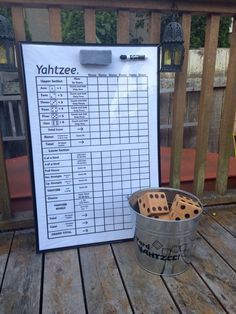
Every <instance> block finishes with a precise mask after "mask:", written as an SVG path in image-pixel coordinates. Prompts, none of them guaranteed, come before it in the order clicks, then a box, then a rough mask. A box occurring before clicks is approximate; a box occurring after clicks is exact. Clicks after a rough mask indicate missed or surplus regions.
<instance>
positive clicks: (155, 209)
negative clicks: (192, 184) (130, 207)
mask: <svg viewBox="0 0 236 314" xmlns="http://www.w3.org/2000/svg"><path fill="white" fill-rule="evenodd" d="M138 204H139V210H140V213H141V214H143V215H145V216H148V217H156V218H157V217H159V216H160V215H162V214H163V215H164V214H167V213H169V207H168V203H167V199H166V195H165V193H164V192H146V193H145V194H144V195H142V197H140V198H139V199H138Z"/></svg>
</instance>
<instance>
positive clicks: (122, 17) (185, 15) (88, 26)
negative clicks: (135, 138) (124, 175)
mask: <svg viewBox="0 0 236 314" xmlns="http://www.w3.org/2000/svg"><path fill="white" fill-rule="evenodd" d="M0 5H1V6H8V7H11V13H12V21H13V28H14V32H15V37H16V40H17V41H22V40H25V38H26V35H25V27H24V8H27V7H38V8H46V9H48V13H49V29H50V37H51V41H54V42H60V41H62V32H61V14H60V10H61V9H62V8H77V9H78V8H80V9H83V10H84V28H85V42H86V43H95V42H96V10H116V11H117V43H128V42H129V24H130V12H131V10H132V11H137V10H145V12H149V13H150V21H149V25H150V27H149V42H150V43H159V41H160V26H161V15H162V14H166V13H167V12H170V11H171V7H172V6H173V1H170V0H166V1H156V0H148V1H143V0H120V1H111V0H109V1H108V0H54V1H52V0H23V1H18V0H5V1H0ZM175 5H176V7H177V8H178V11H179V12H180V13H182V26H183V32H184V45H185V60H184V65H183V69H182V72H180V73H178V74H176V76H175V91H174V100H173V119H172V147H171V166H170V186H172V187H176V188H178V187H180V164H181V152H182V148H183V130H184V114H185V107H186V81H187V66H188V52H189V42H190V30H191V16H192V15H196V14H201V15H207V26H206V37H205V49H204V65H203V73H202V89H201V92H200V104H199V115H198V127H197V144H196V158H195V170H194V193H195V194H197V195H198V196H199V197H201V199H202V200H203V202H204V203H205V204H209V205H213V204H214V205H215V204H216V205H217V204H227V203H236V190H228V189H227V181H228V167H229V158H230V154H231V150H232V133H233V123H234V117H235V108H236V106H235V101H236V94H235V90H236V67H235V64H236V22H235V21H234V25H233V32H232V35H231V47H230V60H229V66H228V74H227V85H226V92H225V98H224V104H223V111H222V117H221V124H220V138H219V157H218V167H217V178H216V187H215V191H214V192H211V193H206V192H205V191H204V181H205V167H206V156H207V149H208V136H209V126H210V117H211V112H212V111H213V110H214V104H213V82H214V72H215V61H216V50H217V42H218V30H219V23H220V17H221V16H223V15H229V16H232V17H233V16H234V15H235V14H236V4H235V2H234V1H232V0H214V1H213V0H206V1H201V0H195V1H189V0H185V1H184V0H182V1H176V2H175ZM0 172H1V176H0V211H2V218H1V221H0V228H1V227H5V228H11V227H12V226H14V227H19V226H20V227H24V226H28V225H30V224H31V223H32V220H30V222H29V220H25V223H24V221H23V220H17V221H15V220H14V217H12V215H11V209H10V201H9V189H8V184H7V175H6V172H5V163H4V156H3V150H2V145H1V143H0Z"/></svg>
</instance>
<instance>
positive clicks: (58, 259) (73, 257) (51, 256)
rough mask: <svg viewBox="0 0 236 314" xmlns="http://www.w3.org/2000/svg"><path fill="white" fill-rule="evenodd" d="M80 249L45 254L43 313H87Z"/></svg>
mask: <svg viewBox="0 0 236 314" xmlns="http://www.w3.org/2000/svg"><path fill="white" fill-rule="evenodd" d="M85 312H86V311H85V304H84V298H83V289H82V283H81V276H80V265H79V259H78V251H77V250H76V249H74V250H64V251H58V252H50V253H46V254H45V262H44V283H43V306H42V313H47V314H49V313H81V314H83V313H85Z"/></svg>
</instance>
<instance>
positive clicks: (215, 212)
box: [208, 205, 236, 237]
mask: <svg viewBox="0 0 236 314" xmlns="http://www.w3.org/2000/svg"><path fill="white" fill-rule="evenodd" d="M222 207H223V206H222ZM208 214H209V215H210V216H211V217H212V218H213V219H214V220H215V221H217V222H218V224H220V225H221V226H222V227H223V228H225V229H226V230H227V231H229V232H230V233H231V234H232V235H233V236H234V237H236V206H235V205H234V206H232V208H230V209H224V210H222V209H221V210H219V209H214V208H213V209H211V210H210V211H209V212H208Z"/></svg>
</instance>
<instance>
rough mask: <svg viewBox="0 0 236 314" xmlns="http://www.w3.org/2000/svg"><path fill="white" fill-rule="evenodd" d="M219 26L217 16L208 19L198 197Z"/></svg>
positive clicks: (196, 180) (196, 172)
mask: <svg viewBox="0 0 236 314" xmlns="http://www.w3.org/2000/svg"><path fill="white" fill-rule="evenodd" d="M219 25H220V16H219V15H211V16H209V17H208V19H207V26H206V36H205V48H204V61H203V75H202V85H201V86H202V89H201V93H200V104H199V114H198V128H197V146H196V159H195V168H194V193H196V194H197V195H198V196H201V195H202V194H203V190H204V181H205V168H206V154H207V149H208V137H209V126H210V117H211V110H212V109H213V106H212V105H213V84H214V74H215V62H216V51H217V44H218V32H219Z"/></svg>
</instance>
